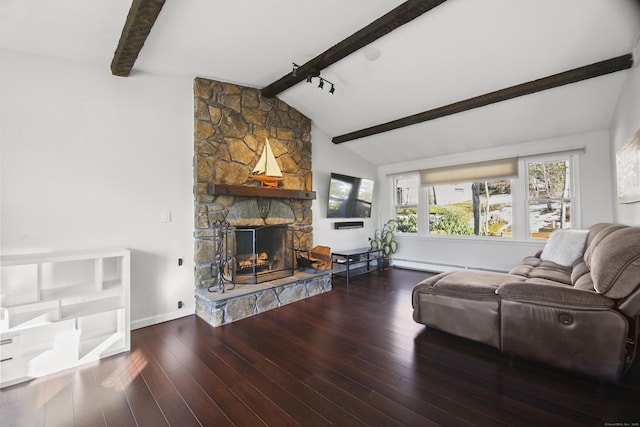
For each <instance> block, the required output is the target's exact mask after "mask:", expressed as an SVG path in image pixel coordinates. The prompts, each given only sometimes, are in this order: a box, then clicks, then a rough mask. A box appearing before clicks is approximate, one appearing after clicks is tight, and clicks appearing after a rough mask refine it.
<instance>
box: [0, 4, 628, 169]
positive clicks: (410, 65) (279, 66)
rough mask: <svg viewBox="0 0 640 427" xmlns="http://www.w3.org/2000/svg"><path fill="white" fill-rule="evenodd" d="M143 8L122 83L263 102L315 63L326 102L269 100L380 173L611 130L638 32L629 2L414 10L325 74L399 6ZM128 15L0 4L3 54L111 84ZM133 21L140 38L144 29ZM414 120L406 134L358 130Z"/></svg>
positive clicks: (301, 94) (314, 92) (292, 93)
mask: <svg viewBox="0 0 640 427" xmlns="http://www.w3.org/2000/svg"><path fill="white" fill-rule="evenodd" d="M146 1H148V2H149V3H150V4H152V5H153V4H156V5H158V4H159V6H160V8H159V9H161V10H160V13H159V14H158V16H157V19H156V20H155V23H153V26H152V27H150V26H149V29H150V32H149V33H148V36H147V34H142V33H138V34H136V37H137V38H138V39H140V38H142V40H143V41H144V46H142V48H141V49H140V52H139V55H138V56H137V58H136V57H134V58H133V60H132V61H131V67H130V69H131V72H130V74H129V77H123V78H129V79H135V78H136V76H139V75H141V74H142V73H154V74H165V75H171V76H202V77H209V78H213V79H217V80H222V81H228V82H233V83H238V84H242V85H246V86H252V87H257V88H265V87H266V88H267V89H273V88H274V85H275V86H278V85H277V82H279V81H282V80H283V79H284V80H291V71H292V64H293V63H296V64H299V65H301V66H303V65H304V64H307V63H310V64H315V65H316V68H318V70H314V71H320V75H321V77H323V78H324V79H326V80H327V81H329V82H331V83H333V84H334V85H335V93H334V94H333V95H330V94H329V93H328V85H325V88H324V89H323V90H321V89H319V88H318V79H317V78H315V79H313V84H307V83H305V81H304V79H302V81H301V82H299V83H297V84H293V85H284V86H282V87H277V89H278V90H277V91H280V90H281V89H284V91H282V92H281V93H278V94H277V96H278V97H280V98H281V99H283V100H284V101H286V102H287V103H289V104H290V105H292V106H294V107H296V108H297V109H298V110H300V111H301V112H303V113H304V114H306V115H307V116H309V117H310V118H311V119H312V120H313V121H314V123H315V124H316V125H317V127H318V129H319V131H321V132H323V133H325V134H326V135H327V136H328V137H329V138H330V139H334V141H335V142H340V141H342V140H346V142H343V143H342V144H341V146H343V147H345V148H347V149H350V150H353V151H354V152H355V153H357V154H359V155H361V156H363V157H364V158H366V159H367V160H369V161H370V162H371V163H373V164H376V165H381V164H388V163H395V162H401V161H406V160H412V159H416V158H420V157H429V156H438V155H445V154H452V153H457V152H464V151H469V150H474V149H479V148H484V147H495V146H500V145H505V144H512V143H517V142H524V141H530V140H536V139H543V138H550V137H556V136H562V135H567V134H575V133H582V132H588V131H592V130H602V129H608V128H609V126H610V123H611V119H612V117H613V114H614V111H615V107H616V103H617V100H618V97H619V95H620V91H621V90H622V87H623V83H624V80H625V77H626V74H627V71H625V70H624V69H625V68H627V67H628V66H630V65H631V64H630V63H629V57H627V56H625V55H628V54H630V53H632V51H633V49H634V44H637V38H638V34H639V33H640V4H639V2H638V1H635V0H560V1H558V0H536V1H531V0H529V1H525V0H484V1H477V0H447V1H444V2H443V1H427V0H424V1H409V2H406V4H408V5H409V4H410V5H411V6H412V7H420V8H423V9H425V11H424V13H422V14H417V15H419V16H417V17H416V18H415V19H410V20H408V22H407V23H406V24H404V25H401V26H400V27H399V28H397V29H394V30H393V31H391V32H388V33H387V34H386V35H382V34H380V37H379V38H369V39H363V40H364V41H365V43H363V44H362V46H364V47H362V48H359V46H356V47H358V49H357V50H355V51H354V52H353V53H350V54H348V55H346V56H344V57H336V56H335V55H334V56H328V57H329V58H330V59H334V60H335V61H328V62H329V63H326V62H322V63H320V62H317V61H318V56H320V57H322V54H323V53H324V54H327V53H331V51H330V49H331V48H332V47H333V46H341V42H343V41H344V40H353V39H350V37H353V35H354V34H357V32H358V31H359V30H361V29H363V28H367V26H368V25H369V24H371V23H372V22H374V21H376V20H377V19H379V18H380V17H383V16H385V14H388V13H389V12H391V11H393V10H394V9H396V8H397V7H403V5H405V2H402V1H399V0H349V1H342V0H324V1H322V2H308V1H300V0H274V1H263V0H237V1H232V2H229V1H222V0H180V1H176V0H174V1H171V0H166V2H163V1H162V0H146ZM137 2H138V0H135V1H134V5H135V4H136V3H137ZM162 3H164V4H162ZM440 3H441V4H440ZM131 5H132V3H131V1H130V0H109V1H107V0H103V1H98V2H87V1H83V0H58V1H56V2H51V1H50V0H0V49H7V50H12V51H22V52H27V53H32V54H36V55H46V56H52V57H56V58H62V59H65V60H70V61H81V62H89V63H93V64H98V65H101V66H104V69H105V73H109V72H111V71H110V70H109V64H110V63H111V61H112V59H113V58H114V51H116V47H117V46H118V42H119V41H120V36H121V33H122V30H123V27H125V21H126V17H127V14H128V13H129V10H130V8H131ZM424 5H427V6H426V7H425V6H424ZM421 12H422V11H421ZM141 22H142V25H141V27H144V23H145V22H147V23H148V22H149V18H148V17H146V16H145V17H144V19H142V20H141ZM141 30H144V28H141ZM369 42H370V44H368V45H366V44H367V43H369ZM375 53H379V57H378V58H377V59H373V58H375V56H376V55H373V54H375ZM117 55H118V52H116V56H117ZM614 58H617V59H614ZM325 59H326V58H325ZM611 59H614V60H613V61H608V60H611ZM314 61H316V62H314ZM601 61H607V62H606V64H609V62H612V64H613V63H614V62H615V61H618V62H615V64H613V65H614V67H613V68H612V69H611V70H608V71H606V72H603V73H596V74H595V75H598V77H593V78H588V79H587V80H582V81H578V82H574V83H570V84H566V85H563V86H558V87H554V88H553V89H548V90H543V91H538V92H534V93H531V91H529V92H526V91H525V93H530V94H526V95H522V96H519V97H516V98H513V99H509V100H504V101H501V102H497V103H483V102H481V103H479V104H478V105H483V106H478V107H477V108H473V109H469V110H466V111H463V110H465V109H455V111H453V112H455V114H448V115H444V116H443V115H442V114H430V113H432V112H434V111H436V112H438V111H440V110H443V109H444V110H446V109H447V108H450V106H451V105H454V106H457V105H459V104H460V102H461V101H465V100H469V99H473V100H478V99H481V98H482V97H483V96H488V95H487V94H494V93H498V94H502V93H503V89H506V88H511V89H510V90H513V87H518V86H523V84H525V83H526V84H527V85H530V83H528V82H532V81H536V80H539V79H543V78H546V77H548V76H555V75H557V74H559V73H564V72H566V71H569V70H574V69H578V68H580V67H584V66H588V65H590V64H594V63H599V62H601ZM616 67H617V68H616ZM618 69H620V70H621V71H616V70H618ZM303 71H304V73H303V74H306V71H307V70H306V69H304V68H303ZM116 74H117V73H116ZM125 74H127V73H125ZM600 74H602V75H600ZM298 80H300V78H298ZM293 83H295V82H293ZM288 86H291V87H288ZM552 86H553V85H552ZM504 98H508V97H504ZM500 99H503V97H500ZM472 106H475V104H472ZM457 111H462V112H457ZM431 115H433V116H434V118H433V119H431V120H427V121H423V120H422V119H423V118H431ZM416 116H419V118H420V120H415V121H416V122H417V124H412V125H410V126H406V127H400V128H398V129H395V130H391V131H386V132H382V133H376V134H372V135H370V136H366V135H369V134H371V133H372V132H359V131H361V130H363V129H370V128H372V127H374V129H376V130H378V128H377V126H378V125H381V124H385V123H389V122H392V123H394V122H398V121H400V122H401V123H402V124H406V123H405V121H406V120H408V119H407V118H412V117H414V118H415V117H416ZM381 130H384V129H381ZM360 135H365V136H364V137H359V136H360ZM353 136H355V137H357V138H355V139H352V137H353Z"/></svg>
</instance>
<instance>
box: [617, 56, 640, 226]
mask: <svg viewBox="0 0 640 427" xmlns="http://www.w3.org/2000/svg"><path fill="white" fill-rule="evenodd" d="M638 128H640V66H638V65H636V66H635V67H634V68H631V69H630V70H628V72H627V80H626V82H625V84H624V87H623V88H622V92H621V95H620V99H619V101H618V106H617V108H616V114H615V116H614V118H613V122H612V123H611V141H612V144H611V146H612V161H613V168H612V172H613V180H614V186H615V182H616V181H615V180H616V179H617V177H616V170H615V152H616V151H617V150H618V149H619V148H620V147H622V146H623V145H624V144H625V142H627V140H628V139H629V138H630V137H631V135H633V133H634V132H635V131H636V130H638ZM614 188H615V187H614ZM616 197H617V196H616ZM614 201H615V199H614ZM615 206H616V222H619V223H621V224H627V225H636V226H638V225H640V203H629V204H620V205H619V204H616V205H615Z"/></svg>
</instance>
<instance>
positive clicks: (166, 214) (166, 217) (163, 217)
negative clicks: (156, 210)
mask: <svg viewBox="0 0 640 427" xmlns="http://www.w3.org/2000/svg"><path fill="white" fill-rule="evenodd" d="M160 221H161V222H171V211H161V212H160Z"/></svg>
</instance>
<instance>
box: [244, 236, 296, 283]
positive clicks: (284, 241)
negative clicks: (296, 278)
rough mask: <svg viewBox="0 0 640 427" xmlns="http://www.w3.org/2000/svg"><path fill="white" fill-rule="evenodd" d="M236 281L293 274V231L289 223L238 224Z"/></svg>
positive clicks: (266, 278)
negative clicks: (244, 225) (247, 225)
mask: <svg viewBox="0 0 640 427" xmlns="http://www.w3.org/2000/svg"><path fill="white" fill-rule="evenodd" d="M235 233H236V277H235V282H236V283H246V284H256V283H261V282H266V281H269V280H275V279H280V278H282V277H288V276H292V275H293V232H292V231H291V230H289V227H287V226H286V225H264V226H259V227H236V230H235Z"/></svg>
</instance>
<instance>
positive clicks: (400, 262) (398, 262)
mask: <svg viewBox="0 0 640 427" xmlns="http://www.w3.org/2000/svg"><path fill="white" fill-rule="evenodd" d="M393 265H394V266H395V267H400V268H407V269H410V270H421V271H430V272H434V273H441V272H444V271H462V270H476V271H490V272H496V273H506V272H507V271H506V270H498V269H491V268H483V267H472V266H469V265H457V264H446V263H442V262H429V261H420V260H411V259H406V258H396V257H393Z"/></svg>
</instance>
